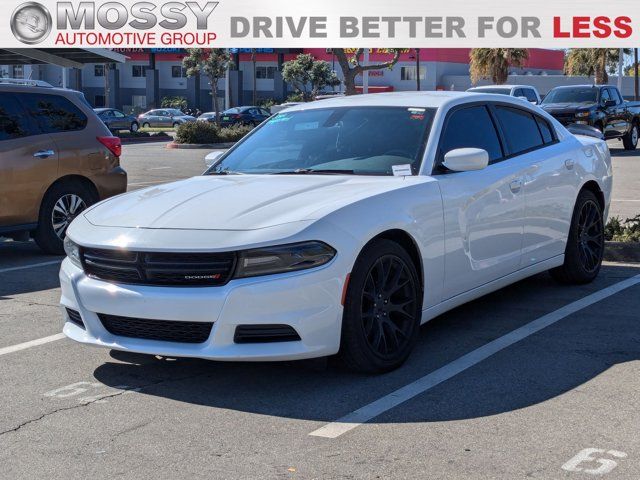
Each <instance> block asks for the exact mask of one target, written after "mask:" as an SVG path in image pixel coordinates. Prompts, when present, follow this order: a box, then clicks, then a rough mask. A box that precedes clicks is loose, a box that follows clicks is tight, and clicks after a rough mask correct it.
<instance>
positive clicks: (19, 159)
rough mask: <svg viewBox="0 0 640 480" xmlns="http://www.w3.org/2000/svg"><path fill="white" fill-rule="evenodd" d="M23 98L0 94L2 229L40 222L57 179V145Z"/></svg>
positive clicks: (0, 220)
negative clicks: (44, 203) (47, 195)
mask: <svg viewBox="0 0 640 480" xmlns="http://www.w3.org/2000/svg"><path fill="white" fill-rule="evenodd" d="M23 95H24V94H21V93H13V92H12V93H9V92H3V93H0V206H1V208H0V227H2V226H11V225H24V224H31V223H35V222H37V220H38V214H39V211H40V202H41V200H42V197H43V195H44V192H45V190H46V189H47V188H48V187H49V185H51V183H53V182H54V181H55V180H56V178H57V177H58V152H57V148H56V144H55V142H54V140H53V139H52V138H51V136H50V135H48V134H47V133H44V132H43V131H42V130H41V129H40V128H39V126H38V124H37V122H36V121H35V119H33V118H32V117H30V116H29V115H28V114H27V111H26V109H25V106H24V105H23V103H22V102H21V101H20V98H21V97H23Z"/></svg>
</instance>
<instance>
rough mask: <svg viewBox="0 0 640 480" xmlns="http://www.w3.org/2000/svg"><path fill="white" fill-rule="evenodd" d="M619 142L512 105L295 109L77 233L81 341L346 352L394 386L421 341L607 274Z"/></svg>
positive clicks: (75, 320)
mask: <svg viewBox="0 0 640 480" xmlns="http://www.w3.org/2000/svg"><path fill="white" fill-rule="evenodd" d="M611 184H612V176H611V158H610V154H609V150H608V148H607V145H606V143H604V142H603V141H601V140H599V139H596V138H590V137H578V136H574V135H572V134H571V133H569V132H568V131H567V130H566V129H565V128H564V127H563V126H562V125H560V124H559V123H558V122H556V121H555V120H554V119H553V118H552V117H551V116H549V115H548V114H546V113H545V112H543V111H542V110H540V109H538V108H537V107H535V106H532V105H531V104H529V103H527V102H525V101H523V100H520V99H517V98H509V97H506V96H502V95H488V94H467V93H453V92H439V93H435V92H429V93H427V92H425V93H413V92H412V93H392V94H377V95H364V96H355V97H347V98H336V99H333V100H323V101H321V102H315V103H308V104H303V105H298V106H295V107H293V108H291V109H288V110H286V111H283V112H281V113H279V114H277V115H276V116H274V117H272V118H271V119H270V120H268V121H267V122H265V123H264V124H263V125H262V126H260V127H259V128H257V129H255V130H254V131H253V132H252V133H251V134H250V135H248V136H247V137H246V138H245V139H244V140H243V141H241V142H239V143H238V144H237V145H236V146H235V147H234V148H232V149H231V150H229V151H228V152H226V153H225V154H223V155H222V156H221V157H219V158H218V159H217V160H216V161H215V162H214V163H213V165H211V167H210V168H209V169H208V170H207V171H206V172H205V174H204V175H202V176H199V177H195V178H191V179H188V180H182V181H177V182H174V183H169V184H166V185H159V186H153V187H149V188H145V189H142V190H136V191H133V192H130V193H127V194H124V195H121V196H118V197H115V198H113V199H111V200H107V201H105V202H102V203H99V204H97V205H95V206H93V207H92V208H89V209H88V210H86V211H85V212H84V213H83V214H82V215H80V216H79V217H78V218H76V220H75V221H74V222H73V223H72V225H71V226H70V228H69V230H68V236H67V239H66V244H65V247H66V252H67V255H68V257H67V258H66V259H65V261H64V262H63V264H62V269H61V272H60V280H61V283H62V299H61V303H62V306H63V311H64V316H65V320H66V323H65V325H64V333H65V334H66V335H67V336H68V337H70V338H72V339H74V340H77V341H78V342H82V343H87V344H93V345H97V346H102V347H107V348H111V349H116V350H126V351H131V352H139V353H146V354H154V355H166V356H172V357H181V356H182V357H199V358H208V359H214V360H232V361H271V360H292V359H303V358H311V357H320V356H329V355H334V354H338V353H339V354H340V355H341V357H342V358H343V360H344V362H345V363H346V364H347V365H348V366H349V367H351V368H353V369H356V370H359V371H366V372H382V371H388V370H390V369H393V368H396V367H398V366H399V365H401V364H402V362H404V361H405V360H406V358H407V357H408V355H409V353H410V352H411V349H412V348H413V346H414V344H415V342H416V340H417V338H418V336H419V335H418V333H419V327H420V324H422V323H424V322H426V321H428V320H429V319H432V318H434V317H436V316H438V315H440V314H442V313H443V312H446V311H447V310H450V309H452V308H454V307H456V306H457V305H460V304H462V303H465V302H468V301H470V300H472V299H474V298H477V297H479V296H481V295H485V294H486V293H488V292H491V291H494V290H497V289H499V288H502V287H504V286H506V285H508V284H510V283H513V282H516V281H518V280H521V279H523V278H525V277H528V276H530V275H534V274H537V273H539V272H542V271H546V270H549V271H550V272H551V274H552V275H553V276H554V277H555V278H556V279H558V280H559V281H561V282H565V283H585V282H590V281H591V280H593V279H594V278H595V277H596V275H597V274H598V271H599V269H600V265H601V262H602V256H603V250H604V235H603V234H604V225H603V219H604V218H606V213H607V209H608V206H609V201H610V196H611Z"/></svg>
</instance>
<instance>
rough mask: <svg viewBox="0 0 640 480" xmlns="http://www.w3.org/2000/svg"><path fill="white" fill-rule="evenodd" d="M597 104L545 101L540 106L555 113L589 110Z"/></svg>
mask: <svg viewBox="0 0 640 480" xmlns="http://www.w3.org/2000/svg"><path fill="white" fill-rule="evenodd" d="M593 106H595V103H544V104H542V105H540V107H541V108H542V109H543V110H545V111H546V112H548V113H550V114H551V115H553V114H554V113H575V112H577V111H584V110H588V109H590V108H592V107H593Z"/></svg>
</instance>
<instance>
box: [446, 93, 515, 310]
mask: <svg viewBox="0 0 640 480" xmlns="http://www.w3.org/2000/svg"><path fill="white" fill-rule="evenodd" d="M468 147H473V148H482V149H484V150H486V151H487V152H488V153H489V158H490V162H491V163H490V165H489V166H488V167H487V168H485V169H484V170H479V171H470V172H451V171H446V170H445V171H443V172H442V173H440V174H439V175H437V176H436V178H437V179H438V183H439V185H440V190H441V193H442V199H443V208H444V222H445V281H444V299H449V298H451V297H454V296H456V295H459V294H461V293H464V292H467V291H469V290H472V289H474V288H476V287H479V286H481V285H483V284H486V283H489V282H491V281H493V280H496V279H498V278H501V277H504V276H506V275H509V274H510V273H513V272H514V271H516V270H518V268H519V266H520V257H521V249H522V238H523V229H524V219H523V218H524V192H523V189H522V177H523V169H522V167H521V166H520V165H518V164H517V162H512V161H510V160H505V159H504V158H505V152H504V149H503V146H502V144H501V141H500V139H499V136H498V133H497V130H496V127H495V124H494V121H493V119H492V117H491V115H490V113H489V110H488V108H487V107H486V106H485V105H476V106H471V107H463V108H459V109H456V110H454V111H453V112H451V113H450V114H449V117H448V118H447V120H446V121H445V125H444V129H443V133H442V136H441V140H440V147H439V156H440V160H439V162H441V161H442V159H443V158H444V154H446V153H447V152H449V151H451V150H454V149H457V148H468ZM441 171H442V169H441Z"/></svg>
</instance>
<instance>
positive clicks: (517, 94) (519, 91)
mask: <svg viewBox="0 0 640 480" xmlns="http://www.w3.org/2000/svg"><path fill="white" fill-rule="evenodd" d="M513 96H514V97H524V93H522V89H520V88H516V89H515V90H514V91H513Z"/></svg>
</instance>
